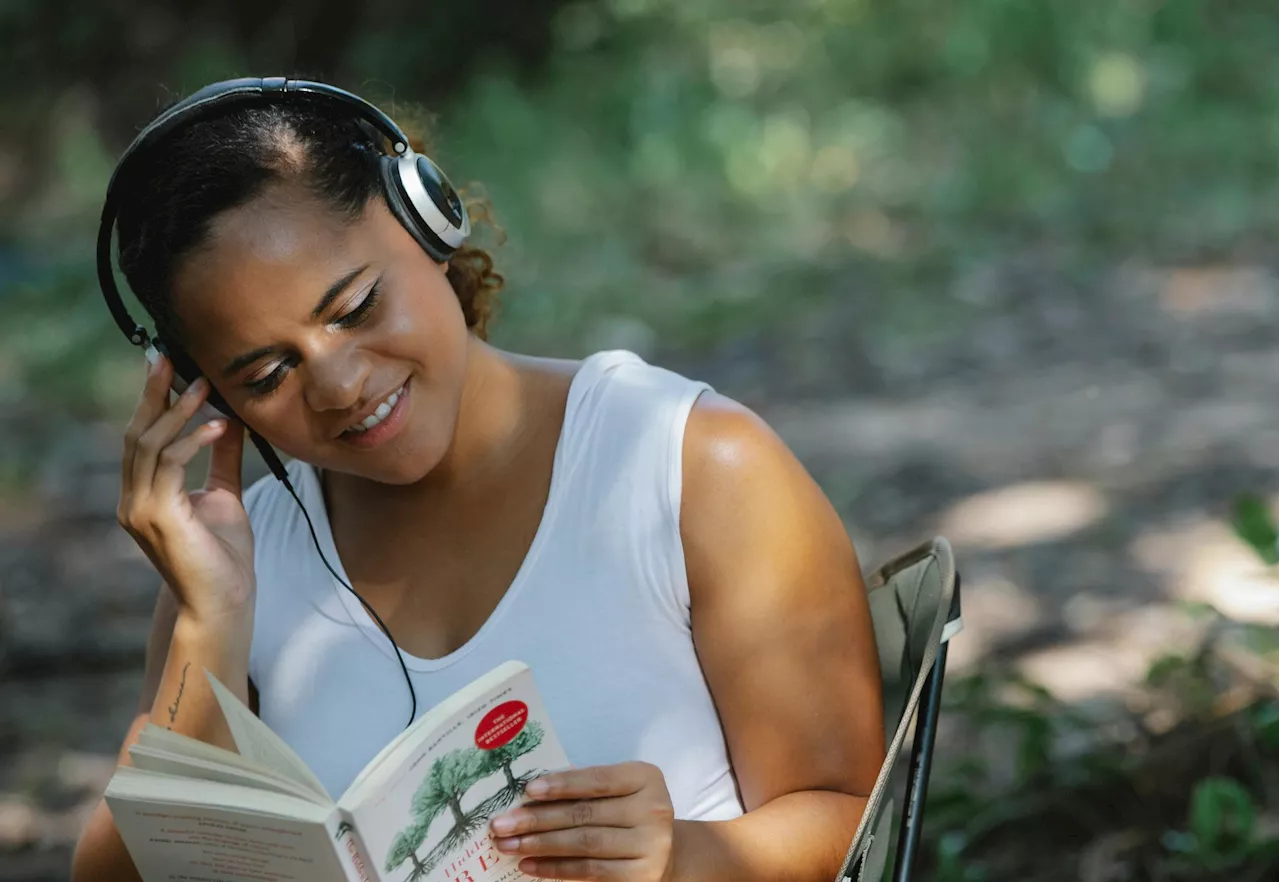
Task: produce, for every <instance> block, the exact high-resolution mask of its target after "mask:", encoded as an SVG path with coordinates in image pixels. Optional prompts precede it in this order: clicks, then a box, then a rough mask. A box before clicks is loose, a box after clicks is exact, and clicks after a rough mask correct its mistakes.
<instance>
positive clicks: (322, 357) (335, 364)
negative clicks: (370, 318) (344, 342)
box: [303, 346, 371, 412]
mask: <svg viewBox="0 0 1280 882" xmlns="http://www.w3.org/2000/svg"><path fill="white" fill-rule="evenodd" d="M317 349H319V347H317ZM304 364H305V371H306V383H305V384H304V391H303V395H304V397H305V399H306V402H307V405H308V406H309V407H311V409H312V410H314V411H316V412H323V411H332V410H339V411H341V410H350V409H352V408H353V407H355V406H356V405H358V404H359V403H360V396H361V395H362V394H363V393H364V388H365V383H366V381H367V380H368V379H369V373H370V369H371V368H370V365H369V362H368V359H366V358H364V357H362V356H361V355H360V353H359V351H358V350H357V349H356V348H355V347H353V346H336V347H332V348H325V349H323V350H321V351H316V350H313V351H312V352H309V353H307V355H306V358H305V361H304Z"/></svg>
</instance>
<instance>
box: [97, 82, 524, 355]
mask: <svg viewBox="0 0 1280 882" xmlns="http://www.w3.org/2000/svg"><path fill="white" fill-rule="evenodd" d="M410 141H411V144H412V146H413V147H414V149H415V150H421V149H422V143H423V139H422V138H421V137H411V138H410ZM379 147H380V145H378V144H377V143H375V141H374V139H373V137H372V136H371V134H370V132H369V130H368V129H367V128H366V127H365V126H364V125H363V124H361V123H359V122H357V121H356V120H354V119H353V118H351V116H349V115H347V114H343V113H342V112H341V111H337V110H335V109H334V108H331V107H330V106H328V105H324V104H320V103H318V102H311V101H305V100H303V101H296V102H292V103H289V104H283V105H265V106H252V107H241V108H238V109H235V110H232V111H230V112H228V113H225V114H222V115H219V116H216V117H213V118H211V119H207V120H203V121H201V122H200V123H198V124H194V125H189V126H185V127H181V128H179V129H178V130H177V131H176V132H174V133H172V134H171V135H169V136H167V137H165V138H164V139H162V140H161V141H159V142H157V143H156V144H154V145H151V146H150V147H149V148H148V150H147V154H146V155H145V156H137V157H135V158H134V160H133V161H131V163H130V166H129V168H130V173H129V179H128V180H125V181H121V182H119V183H120V184H121V185H122V186H121V191H122V193H123V194H124V196H123V198H122V199H121V201H120V206H119V214H118V219H117V222H116V223H117V226H116V228H117V234H118V237H119V249H120V269H121V271H122V272H123V273H124V275H125V278H126V279H127V280H128V282H129V286H130V287H131V288H132V289H133V292H134V294H135V295H136V296H137V297H138V299H139V301H141V303H142V305H143V307H144V308H145V309H146V310H147V312H148V313H149V314H150V315H151V318H152V319H153V320H154V321H155V323H156V329H157V331H158V332H159V334H160V335H161V336H162V337H164V338H166V339H168V340H171V341H180V340H181V338H182V335H181V327H180V323H179V320H178V316H177V314H176V313H175V312H174V309H173V305H172V300H173V298H172V292H173V281H174V277H175V274H176V272H177V269H178V267H179V266H180V264H181V262H182V260H183V259H184V258H185V257H187V256H188V255H190V254H191V253H192V252H194V251H196V250H197V249H199V248H200V247H201V246H202V245H203V244H204V243H205V242H206V241H207V240H208V237H209V233H210V230H211V228H212V224H213V221H214V219H215V218H216V217H217V216H218V215H219V214H221V213H222V212H225V211H228V210H230V209H232V208H236V207H239V206H242V205H245V204H247V203H249V202H250V201H252V200H253V199H254V198H256V197H257V196H258V195H259V194H261V193H262V192H263V191H264V190H265V189H266V188H267V187H269V186H271V185H273V184H277V183H280V182H286V181H290V182H299V183H302V184H303V185H304V186H305V187H306V188H307V189H308V191H309V192H310V193H311V194H312V195H314V196H315V197H317V198H318V199H319V200H320V201H321V203H322V204H324V205H326V206H327V207H329V208H331V209H332V210H334V211H336V212H338V213H339V214H340V215H341V216H343V217H345V218H347V219H349V220H355V219H356V218H358V217H360V215H361V214H363V212H364V210H365V208H366V207H367V206H368V204H369V202H370V200H371V199H375V198H377V199H382V198H383V196H382V185H381V179H380V176H379V172H378V162H379V159H378V156H379V154H380V153H381V150H380V149H379ZM461 195H462V196H463V199H464V202H465V203H466V205H467V210H468V211H469V212H470V214H471V218H472V229H473V231H474V230H475V229H476V228H477V226H485V225H487V226H489V227H491V228H492V229H494V230H495V231H496V232H497V233H498V235H499V237H501V234H502V231H501V229H500V228H498V227H497V225H496V224H494V222H493V217H492V213H491V210H490V207H489V204H488V202H487V201H486V200H484V199H483V198H479V197H474V196H472V195H470V193H469V192H468V191H467V190H465V189H464V190H463V191H462V194H461ZM499 241H500V239H499ZM446 276H447V278H448V280H449V283H450V284H451V285H452V286H453V290H454V292H455V293H456V294H457V296H458V301H459V303H460V304H461V306H462V313H463V316H464V317H465V318H466V323H467V326H468V327H469V328H471V329H472V331H473V332H474V333H475V334H476V335H477V336H478V337H480V338H481V339H486V338H487V336H488V329H489V323H490V322H491V321H492V319H493V316H494V314H495V310H496V307H497V298H498V292H499V291H501V289H502V285H503V278H502V275H501V274H500V273H498V272H497V271H496V270H495V269H494V264H493V258H492V257H491V256H490V255H489V253H488V252H487V251H485V250H484V249H483V248H480V247H478V246H474V245H463V246H462V247H461V248H459V249H458V250H457V251H456V252H454V254H453V256H452V257H451V258H450V260H449V266H448V269H447V271H446Z"/></svg>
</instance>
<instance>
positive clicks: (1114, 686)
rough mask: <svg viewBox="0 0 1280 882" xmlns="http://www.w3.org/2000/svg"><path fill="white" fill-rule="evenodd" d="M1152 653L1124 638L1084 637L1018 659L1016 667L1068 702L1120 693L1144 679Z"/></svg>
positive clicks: (1125, 691)
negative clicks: (1096, 638)
mask: <svg viewBox="0 0 1280 882" xmlns="http://www.w3.org/2000/svg"><path fill="white" fill-rule="evenodd" d="M1151 658H1152V656H1151V653H1150V652H1148V651H1144V650H1142V649H1140V648H1138V647H1135V646H1129V645H1127V644H1126V643H1125V642H1124V641H1112V640H1102V639H1098V640H1083V641H1080V642H1078V643H1072V644H1068V645H1061V646H1051V647H1047V648H1045V649H1041V650H1037V651H1035V652H1031V653H1028V654H1027V655H1025V656H1023V657H1022V658H1020V659H1018V661H1017V663H1016V664H1015V668H1016V669H1017V671H1018V672H1019V673H1020V674H1022V675H1023V676H1024V677H1027V678H1028V679H1030V680H1033V681H1034V682H1036V683H1038V684H1039V685H1041V686H1043V687H1044V688H1046V689H1048V690H1049V691H1050V692H1051V693H1053V695H1054V696H1055V697H1056V698H1058V699H1060V700H1062V701H1068V702H1075V701H1087V700H1090V699H1096V698H1098V697H1100V696H1117V697H1118V696H1121V695H1123V694H1125V693H1127V692H1128V691H1130V690H1131V689H1132V688H1133V686H1134V684H1136V683H1138V682H1141V680H1142V677H1143V675H1144V674H1145V673H1146V671H1147V666H1148V665H1149V664H1150V661H1151Z"/></svg>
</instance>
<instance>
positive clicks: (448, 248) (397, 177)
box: [379, 154, 471, 263]
mask: <svg viewBox="0 0 1280 882" xmlns="http://www.w3.org/2000/svg"><path fill="white" fill-rule="evenodd" d="M407 159H409V158H406V157H399V156H394V155H384V156H382V157H380V158H379V163H380V164H379V171H380V173H381V176H382V192H383V195H384V196H385V197H386V203H387V208H389V209H390V210H391V213H392V214H393V215H395V217H396V219H397V220H399V221H400V223H401V225H402V226H403V227H404V228H405V229H406V230H408V232H409V235H411V236H413V238H414V239H415V240H416V241H417V243H418V244H419V245H421V246H422V250H423V251H426V252H427V254H429V255H431V257H432V259H434V260H436V261H439V262H441V263H443V262H444V261H446V260H448V259H449V258H450V257H451V256H453V252H454V251H456V250H457V249H458V246H459V245H461V244H462V243H463V241H465V240H466V237H467V234H468V233H470V231H471V222H470V219H469V218H468V217H467V212H466V209H465V208H464V207H463V206H462V200H461V199H459V198H458V194H457V193H456V192H455V191H454V189H453V187H452V186H450V185H449V182H448V180H447V179H445V178H444V176H443V175H438V169H436V167H435V165H434V164H433V163H432V162H431V160H429V159H427V158H426V157H425V156H420V155H416V154H411V159H412V161H407ZM406 167H407V168H408V171H406ZM406 174H408V175H411V176H412V177H411V178H410V179H409V181H408V185H407V186H406V181H405V177H404V176H405V175H406ZM441 182H443V184H441ZM411 190H412V191H414V192H416V193H417V198H416V199H415V198H414V196H413V195H412V194H411V192H410V191H411ZM442 206H443V208H442ZM432 219H435V221H436V222H435V224H432V223H431V221H432ZM436 228H439V231H437V229H436ZM444 236H448V237H449V238H450V239H452V240H453V241H454V242H455V243H456V244H450V243H449V242H448V241H446V240H445V238H443V237H444Z"/></svg>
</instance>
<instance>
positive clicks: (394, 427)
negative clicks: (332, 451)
mask: <svg viewBox="0 0 1280 882" xmlns="http://www.w3.org/2000/svg"><path fill="white" fill-rule="evenodd" d="M411 395H412V389H411V388H410V381H408V380H406V381H405V383H404V385H403V386H401V387H400V388H399V389H397V390H396V391H394V392H392V393H391V394H390V395H388V396H387V397H386V398H384V399H383V400H382V401H380V402H379V403H378V406H377V407H375V408H374V409H373V413H371V414H369V415H368V416H366V417H365V418H364V419H362V420H361V421H360V422H358V423H356V424H355V425H354V426H351V427H349V428H348V429H347V430H346V431H345V432H343V433H342V434H341V435H339V436H338V439H339V440H340V441H342V443H343V444H347V445H350V446H351V447H356V448H359V449H361V450H372V449H373V448H375V447H379V446H381V445H382V444H384V443H386V442H387V441H390V440H391V439H392V438H394V437H395V436H396V435H398V434H399V433H400V430H401V429H403V428H404V427H405V424H406V422H407V421H408V417H407V416H406V414H407V413H408V410H409V408H410V407H412V406H413V403H412V402H411V401H410V397H411Z"/></svg>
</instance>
